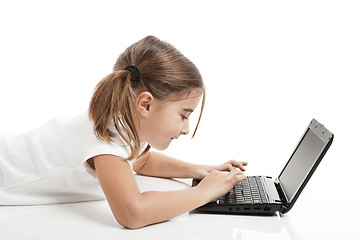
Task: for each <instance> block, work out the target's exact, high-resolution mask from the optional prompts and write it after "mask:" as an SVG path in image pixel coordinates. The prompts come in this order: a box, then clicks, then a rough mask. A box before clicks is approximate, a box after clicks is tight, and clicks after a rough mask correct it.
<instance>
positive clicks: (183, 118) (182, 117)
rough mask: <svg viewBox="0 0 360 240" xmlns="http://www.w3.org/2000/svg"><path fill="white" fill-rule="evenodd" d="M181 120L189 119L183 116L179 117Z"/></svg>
mask: <svg viewBox="0 0 360 240" xmlns="http://www.w3.org/2000/svg"><path fill="white" fill-rule="evenodd" d="M181 119H182V120H186V119H189V118H188V117H187V116H185V115H181Z"/></svg>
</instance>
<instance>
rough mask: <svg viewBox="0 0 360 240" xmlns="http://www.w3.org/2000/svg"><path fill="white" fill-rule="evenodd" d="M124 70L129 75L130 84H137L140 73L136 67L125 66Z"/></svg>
mask: <svg viewBox="0 0 360 240" xmlns="http://www.w3.org/2000/svg"><path fill="white" fill-rule="evenodd" d="M125 70H128V71H129V72H130V73H131V78H130V81H132V82H137V81H139V79H140V71H139V69H138V68H137V67H135V66H131V65H130V66H127V67H126V68H125Z"/></svg>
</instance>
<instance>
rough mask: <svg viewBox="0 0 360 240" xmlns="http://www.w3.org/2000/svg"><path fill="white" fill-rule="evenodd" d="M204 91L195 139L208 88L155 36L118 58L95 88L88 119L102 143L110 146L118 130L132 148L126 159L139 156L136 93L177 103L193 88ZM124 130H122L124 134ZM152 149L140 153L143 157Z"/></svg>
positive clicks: (192, 67) (189, 65)
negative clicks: (134, 76) (133, 70)
mask: <svg viewBox="0 0 360 240" xmlns="http://www.w3.org/2000/svg"><path fill="white" fill-rule="evenodd" d="M128 66H135V67H136V68H137V69H138V70H139V72H140V74H139V77H138V79H137V80H136V81H134V79H132V78H131V71H129V70H125V68H126V67H128ZM195 88H197V89H199V88H200V89H202V92H203V97H202V105H201V111H200V116H199V119H198V122H197V125H196V128H195V131H194V133H193V137H194V136H195V133H196V130H197V128H198V126H199V123H200V119H201V116H202V112H203V108H204V104H205V86H204V84H203V80H202V77H201V75H200V72H199V70H198V69H197V67H196V66H195V65H194V64H193V63H192V62H191V61H190V60H189V59H187V58H186V57H185V56H184V55H182V54H181V53H180V51H178V50H177V49H176V48H175V47H173V46H172V45H170V44H169V43H167V42H164V41H161V40H159V39H158V38H156V37H154V36H147V37H145V38H143V39H141V40H140V41H138V42H136V43H134V44H133V45H131V46H130V47H128V48H127V49H126V50H125V51H124V52H123V53H122V54H121V55H120V56H119V57H118V59H117V61H116V63H115V65H114V68H113V72H112V73H110V74H109V75H107V76H106V77H105V78H103V79H102V80H101V81H100V83H99V84H98V85H97V87H96V88H95V91H94V94H93V96H92V99H91V101H90V106H89V117H90V119H91V120H92V121H93V124H94V132H95V135H96V137H97V138H98V139H99V140H102V141H105V142H107V143H109V144H111V143H112V142H113V140H112V138H113V137H114V136H115V135H116V133H113V132H111V131H110V130H109V125H110V124H111V123H113V124H114V126H115V128H116V131H117V133H118V134H120V136H121V137H122V138H123V140H124V141H125V142H126V144H127V145H128V146H129V147H130V150H131V154H130V156H129V157H128V158H127V160H131V159H134V158H137V157H139V155H140V136H139V129H140V123H139V119H138V114H137V110H136V105H135V103H136V92H145V91H146V92H149V93H151V94H152V95H153V96H154V98H156V99H158V100H167V101H176V100H180V99H181V98H184V95H185V94H189V93H190V92H191V91H192V90H193V89H195ZM122 129H123V131H122ZM149 150H150V146H147V148H146V149H145V150H144V152H143V153H141V155H140V156H142V155H144V154H145V153H147V152H148V151H149Z"/></svg>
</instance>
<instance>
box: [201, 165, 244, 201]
mask: <svg viewBox="0 0 360 240" xmlns="http://www.w3.org/2000/svg"><path fill="white" fill-rule="evenodd" d="M245 179H246V176H244V174H243V173H242V171H240V169H239V168H234V169H233V170H231V171H230V172H227V171H218V170H214V171H212V172H211V173H209V174H208V175H207V176H206V177H205V178H204V179H203V180H201V182H200V183H199V184H198V185H197V186H196V188H198V189H200V191H202V192H203V194H204V195H205V196H206V197H207V200H208V202H212V201H216V200H217V199H219V198H220V197H221V196H223V195H225V194H226V193H228V192H229V191H230V190H231V189H232V188H233V187H234V185H235V184H236V183H237V182H239V181H242V180H245Z"/></svg>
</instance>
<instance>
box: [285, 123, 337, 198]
mask: <svg viewBox="0 0 360 240" xmlns="http://www.w3.org/2000/svg"><path fill="white" fill-rule="evenodd" d="M316 124H318V125H316ZM330 135H332V134H331V133H330V132H329V131H327V130H326V129H325V128H324V127H323V126H322V125H321V124H319V123H318V122H316V120H313V122H312V123H310V125H309V128H308V129H307V131H306V132H305V134H304V136H303V138H302V139H301V141H300V143H299V144H298V146H297V148H296V149H295V151H294V153H293V155H292V156H291V158H290V160H289V161H288V163H287V164H286V166H285V168H284V169H283V171H282V172H281V174H280V176H279V178H278V179H279V182H280V183H281V185H282V187H283V190H284V191H285V193H286V196H287V198H288V201H290V202H291V201H292V200H293V198H294V197H295V195H296V193H297V192H298V190H299V189H300V187H301V186H302V184H303V183H304V181H305V180H306V177H307V176H308V175H309V173H310V171H311V170H312V169H313V167H314V165H315V164H316V162H317V160H319V158H320V156H321V154H322V153H323V150H324V149H325V147H326V145H327V143H328V142H329V139H330V138H331V137H329V136H330Z"/></svg>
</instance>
